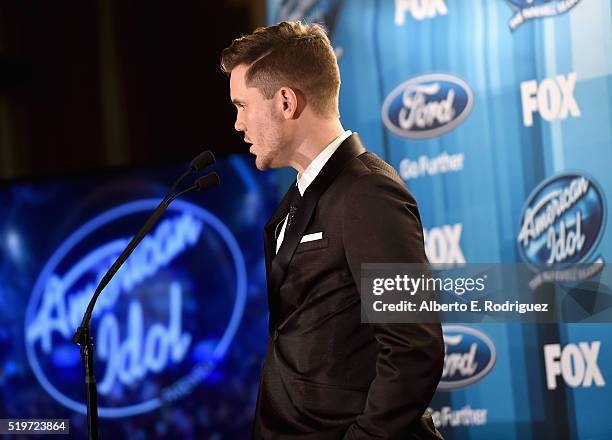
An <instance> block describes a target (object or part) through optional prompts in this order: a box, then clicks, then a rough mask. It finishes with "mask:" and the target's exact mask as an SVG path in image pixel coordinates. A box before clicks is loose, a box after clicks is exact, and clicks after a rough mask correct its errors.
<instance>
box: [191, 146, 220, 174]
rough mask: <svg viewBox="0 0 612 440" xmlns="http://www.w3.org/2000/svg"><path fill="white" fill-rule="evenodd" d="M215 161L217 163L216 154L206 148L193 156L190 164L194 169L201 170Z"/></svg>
mask: <svg viewBox="0 0 612 440" xmlns="http://www.w3.org/2000/svg"><path fill="white" fill-rule="evenodd" d="M213 163H215V155H214V154H212V151H210V150H206V151H204V152H202V153H200V154H198V155H197V156H196V157H194V158H193V160H192V161H191V163H190V164H189V168H191V169H192V170H193V171H200V170H201V169H203V168H206V167H208V166H210V165H212V164H213Z"/></svg>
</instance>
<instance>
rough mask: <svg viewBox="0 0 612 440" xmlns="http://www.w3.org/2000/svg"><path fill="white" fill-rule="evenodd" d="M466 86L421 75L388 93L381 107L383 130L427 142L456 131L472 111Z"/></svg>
mask: <svg viewBox="0 0 612 440" xmlns="http://www.w3.org/2000/svg"><path fill="white" fill-rule="evenodd" d="M473 104H474V95H473V94H472V90H471V89H470V87H469V86H468V85H467V83H466V82H465V81H463V80H461V79H459V78H456V77H454V76H451V75H445V74H432V75H423V76H418V77H416V78H412V79H409V80H408V81H405V82H403V83H402V84H400V85H399V86H397V87H396V88H395V89H393V90H392V91H391V93H390V94H389V96H387V98H386V99H385V101H384V103H383V106H382V111H381V113H382V120H383V123H384V124H385V126H386V127H387V128H388V129H389V130H390V131H391V132H393V133H395V134H397V135H398V136H402V137H406V138H409V139H427V138H432V137H436V136H441V135H443V134H445V133H448V132H449V131H451V130H452V129H453V128H455V127H457V126H458V125H459V124H461V122H463V120H464V119H465V118H467V116H468V115H469V114H470V112H471V111H472V106H473Z"/></svg>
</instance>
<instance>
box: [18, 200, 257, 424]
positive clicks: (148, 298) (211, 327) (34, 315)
mask: <svg viewBox="0 0 612 440" xmlns="http://www.w3.org/2000/svg"><path fill="white" fill-rule="evenodd" d="M158 203H159V200H157V199H143V200H137V201H134V202H130V203H127V204H124V205H120V206H117V207H114V208H112V209H110V210H108V211H106V212H103V213H102V214H100V215H98V216H96V217H95V218H93V219H91V220H90V221H88V222H87V223H86V224H84V225H83V226H81V227H80V228H79V229H77V230H76V231H75V232H74V233H72V234H71V235H70V236H69V237H68V238H67V239H66V240H65V241H64V242H63V243H62V244H61V246H60V247H59V248H58V249H57V251H56V252H55V253H54V254H53V255H52V256H51V258H50V259H49V261H48V262H47V263H46V264H45V266H44V268H43V270H42V272H41V274H40V275H39V277H38V279H37V281H36V284H35V285H34V290H33V292H32V295H31V297H30V300H29V303H28V307H27V310H26V317H25V335H26V337H25V343H26V353H27V356H28V361H29V362H30V366H31V367H32V370H33V372H34V374H35V376H36V378H37V379H38V381H39V382H40V384H41V385H42V387H43V388H44V389H45V390H46V391H47V392H48V393H49V394H50V395H51V396H52V397H53V398H54V399H56V400H57V401H58V402H60V403H61V404H63V405H64V406H66V407H68V408H70V409H72V410H74V411H79V412H81V413H85V412H86V407H85V402H84V392H83V385H82V377H83V376H82V374H83V373H82V367H81V362H80V358H79V352H78V347H76V346H75V345H74V344H72V342H71V339H72V335H73V334H74V332H75V330H76V328H77V326H78V325H79V323H80V320H81V318H82V316H83V312H84V311H85V307H86V306H87V303H88V302H89V299H90V298H91V295H92V294H93V291H94V289H95V287H96V285H97V284H98V281H99V280H100V279H101V277H102V275H103V274H104V273H105V272H106V270H107V269H108V268H109V267H110V265H111V264H112V263H113V261H114V260H115V258H116V257H117V256H118V255H119V253H120V252H121V251H122V249H123V248H124V246H125V245H126V244H127V242H128V241H129V239H130V235H131V233H132V232H133V230H134V228H135V227H136V226H137V225H139V224H140V223H141V222H142V219H143V215H146V214H147V213H148V212H150V211H151V210H153V209H154V208H155V207H156V206H157V204H158ZM118 231H123V232H118ZM203 249H206V250H207V252H205V253H203V252H202V250H203ZM189 253H192V256H193V258H189ZM209 254H210V255H211V256H208V255H209ZM206 258H208V259H210V261H207V260H205V259H206ZM217 260H223V261H225V262H226V264H224V265H223V269H222V270H217V268H216V267H215V266H214V262H215V261H217ZM206 263H210V264H206ZM202 266H206V267H207V270H202ZM213 271H215V272H214V273H215V276H214V277H211V276H210V273H211V272H213ZM203 285H205V286H208V287H207V288H208V289H212V290H214V291H215V295H211V297H209V298H206V299H205V300H204V299H203V295H201V294H200V292H199V291H198V289H201V288H202V286H203ZM213 296H214V298H212V297H213ZM203 301H205V302H203ZM245 301H246V268H245V262H244V256H243V255H242V252H241V250H240V247H239V245H238V243H237V242H236V239H235V238H234V236H233V235H232V233H231V232H230V231H229V229H227V227H226V226H225V225H224V224H223V223H222V222H221V221H220V220H219V219H218V218H217V217H215V216H214V215H213V214H211V213H210V212H208V211H206V210H204V209H202V208H201V207H198V206H196V205H193V204H191V203H188V202H185V201H181V200H177V201H175V202H174V204H173V205H172V206H170V208H169V209H168V212H167V213H166V214H165V216H164V219H163V220H162V221H161V222H160V223H159V224H158V225H157V226H156V228H155V229H153V230H152V231H151V233H150V234H149V235H148V236H147V237H146V238H145V239H144V240H143V241H142V243H141V244H140V246H139V247H138V248H136V250H135V251H134V253H133V254H132V255H131V256H130V258H129V259H128V260H127V261H126V262H125V264H124V266H123V267H122V268H121V269H120V270H119V271H118V272H117V274H116V276H115V278H113V280H112V281H111V282H110V283H109V284H108V286H107V287H106V289H104V292H103V293H102V295H101V296H100V298H99V300H98V303H97V305H96V308H95V310H94V313H93V317H92V322H91V325H92V332H93V334H94V336H95V350H94V361H95V363H96V366H95V371H96V379H97V388H98V396H99V402H100V407H99V414H100V416H101V417H126V416H131V415H135V414H140V413H144V412H147V411H151V410H154V409H156V408H158V407H160V406H161V405H163V404H166V403H169V402H171V401H174V400H176V399H179V398H180V397H182V396H184V395H186V394H188V393H190V392H191V391H192V390H193V389H194V388H195V387H196V386H197V385H198V384H199V383H201V382H202V381H203V380H204V379H205V378H206V377H207V376H208V375H209V374H210V373H211V372H212V371H213V370H214V368H215V367H216V365H217V363H218V362H219V360H221V359H222V358H223V356H224V355H225V353H226V352H227V350H228V348H229V345H230V344H231V342H232V340H233V338H234V335H235V333H236V330H237V329H238V326H239V324H240V321H241V318H242V312H243V309H244V305H245Z"/></svg>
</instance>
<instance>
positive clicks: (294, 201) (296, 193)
mask: <svg viewBox="0 0 612 440" xmlns="http://www.w3.org/2000/svg"><path fill="white" fill-rule="evenodd" d="M301 199H302V196H301V195H300V190H299V189H298V186H297V185H295V187H294V189H293V194H291V202H290V204H289V214H287V226H286V227H285V231H288V230H289V226H291V221H292V220H293V217H295V212H296V211H297V209H298V206H299V204H300V200H301Z"/></svg>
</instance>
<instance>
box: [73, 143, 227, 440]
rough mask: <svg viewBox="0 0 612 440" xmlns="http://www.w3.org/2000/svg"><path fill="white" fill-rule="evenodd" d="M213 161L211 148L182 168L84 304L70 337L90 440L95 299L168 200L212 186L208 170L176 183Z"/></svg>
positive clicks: (93, 435) (94, 414)
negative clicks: (76, 351)
mask: <svg viewBox="0 0 612 440" xmlns="http://www.w3.org/2000/svg"><path fill="white" fill-rule="evenodd" d="M214 162H215V157H214V156H213V154H212V153H211V152H210V151H205V152H204V153H201V154H200V155H198V156H197V157H196V158H195V159H194V160H193V161H191V164H190V166H189V169H188V170H187V171H185V172H184V173H183V174H182V175H181V176H180V177H179V178H178V179H177V181H176V182H175V183H174V184H173V185H172V189H171V190H170V192H169V193H168V195H166V197H164V199H163V200H162V201H161V202H160V203H159V205H158V206H157V208H155V210H154V211H153V213H152V214H151V216H150V217H149V218H148V219H147V221H146V222H145V224H144V225H143V226H142V227H141V228H140V230H139V231H138V232H137V233H136V235H135V236H134V237H132V239H131V240H130V242H129V243H128V244H127V246H126V247H125V249H124V250H123V252H121V255H119V257H117V259H116V260H115V262H114V263H113V265H112V266H111V267H110V268H109V269H108V271H107V272H106V273H105V274H104V276H103V277H102V279H101V280H100V283H99V284H98V287H96V290H95V291H94V294H93V296H92V297H91V300H90V301H89V304H88V305H87V309H86V310H85V314H84V315H83V320H82V321H81V325H79V327H78V328H77V330H76V332H75V333H74V336H73V337H72V342H74V343H75V344H76V345H78V346H79V347H80V348H81V350H80V351H81V358H82V361H83V367H84V368H85V384H86V386H87V430H88V438H89V439H94V440H97V439H98V397H97V396H98V391H97V388H96V377H95V375H94V370H93V364H94V362H93V338H92V336H91V328H90V321H91V315H92V313H93V309H94V307H95V305H96V301H97V300H98V297H99V296H100V294H101V293H102V291H103V290H104V288H105V287H106V286H107V285H108V283H109V282H110V281H111V280H112V278H113V277H114V276H115V274H116V273H117V271H118V270H119V269H120V268H121V266H122V265H123V263H125V261H126V260H127V259H128V257H129V256H130V255H131V254H132V252H133V251H134V249H136V246H138V245H139V244H140V242H141V241H142V240H143V238H144V237H145V236H146V235H147V233H148V232H149V231H150V230H151V229H152V228H153V226H155V224H156V223H157V222H158V220H159V219H160V217H161V216H162V214H163V213H164V211H165V210H166V209H167V208H168V206H169V205H170V203H172V201H173V200H174V199H176V198H177V197H180V196H182V195H183V194H185V193H188V192H189V191H193V190H194V189H197V190H198V191H206V190H208V189H210V188H213V187H215V186H217V185H219V183H220V179H219V175H218V174H217V173H210V174H207V175H206V176H202V177H199V178H198V179H196V180H195V181H194V183H193V185H191V186H190V187H189V188H186V189H183V190H182V191H179V192H176V191H175V190H176V187H177V186H178V184H179V183H180V182H181V181H182V180H183V179H184V178H185V177H186V176H187V175H188V174H190V173H192V172H193V171H197V170H200V169H203V168H205V167H207V166H209V165H212V164H213V163H214Z"/></svg>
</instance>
